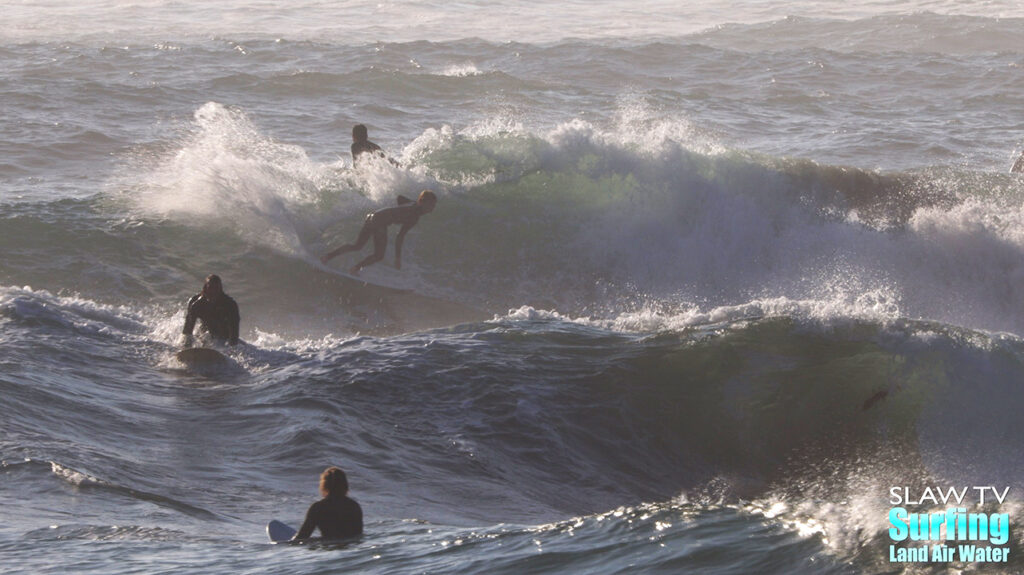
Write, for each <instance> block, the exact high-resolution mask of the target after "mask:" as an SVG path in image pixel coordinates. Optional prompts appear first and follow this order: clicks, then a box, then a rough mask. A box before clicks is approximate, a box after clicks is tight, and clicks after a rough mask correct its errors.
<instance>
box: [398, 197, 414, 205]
mask: <svg viewBox="0 0 1024 575" xmlns="http://www.w3.org/2000/svg"><path fill="white" fill-rule="evenodd" d="M415 203H416V202H414V201H412V200H410V199H409V198H407V197H405V196H403V195H401V194H399V195H398V205H400V206H404V205H405V204H415Z"/></svg>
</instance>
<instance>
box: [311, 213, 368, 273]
mask: <svg viewBox="0 0 1024 575" xmlns="http://www.w3.org/2000/svg"><path fill="white" fill-rule="evenodd" d="M373 233H374V229H373V226H372V225H371V222H370V219H369V218H367V220H366V223H365V224H363V229H361V230H359V237H358V238H356V241H355V242H353V243H351V244H345V245H343V246H341V247H339V248H337V249H335V250H332V251H331V252H328V253H327V255H325V256H324V257H322V258H320V261H322V262H323V263H327V262H329V261H331V260H332V259H334V258H336V257H338V256H340V255H341V254H347V253H349V252H357V251H359V250H361V249H363V246H365V245H366V242H368V241H370V238H371V237H373Z"/></svg>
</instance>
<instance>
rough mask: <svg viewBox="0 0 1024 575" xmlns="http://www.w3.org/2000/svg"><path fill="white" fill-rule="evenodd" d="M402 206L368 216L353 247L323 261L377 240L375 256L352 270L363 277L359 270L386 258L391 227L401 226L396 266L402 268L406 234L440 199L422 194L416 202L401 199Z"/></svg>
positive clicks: (396, 241) (331, 255)
mask: <svg viewBox="0 0 1024 575" xmlns="http://www.w3.org/2000/svg"><path fill="white" fill-rule="evenodd" d="M398 204H399V205H398V206H395V207H392V208H384V209H382V210H377V211H376V212H373V213H372V214H370V215H368V216H366V221H365V222H363V228H362V229H361V230H360V231H359V237H357V238H356V241H355V242H354V243H351V244H345V245H343V246H341V247H339V248H336V249H334V250H332V251H330V252H328V253H327V255H325V256H323V257H321V258H320V261H321V262H323V263H325V264H326V263H327V262H329V261H331V260H332V259H334V258H335V257H337V256H340V255H341V254H346V253H349V252H355V251H359V250H361V249H363V246H365V245H366V242H368V241H370V238H373V253H372V254H370V255H368V256H366V258H365V259H363V261H361V262H359V263H357V264H356V265H354V266H352V267H351V268H350V269H349V273H351V274H352V275H359V271H360V270H362V269H363V268H365V267H366V266H369V265H372V264H375V263H377V262H379V261H380V260H382V259H384V252H385V251H386V250H387V247H388V226H390V225H392V224H398V225H401V226H402V227H401V228H400V229H399V230H398V235H397V236H396V237H395V267H396V268H398V269H402V244H403V243H404V242H405V234H406V233H408V232H409V230H411V229H412V227H413V226H415V225H416V222H418V221H420V216H422V215H424V214H429V213H430V212H432V211H434V206H436V205H437V196H436V195H435V194H434V192H432V191H430V190H423V191H422V192H420V196H419V199H417V200H416V201H415V202H413V201H412V200H410V199H408V198H406V197H404V196H398Z"/></svg>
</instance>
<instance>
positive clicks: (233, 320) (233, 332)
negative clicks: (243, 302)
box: [228, 300, 242, 345]
mask: <svg viewBox="0 0 1024 575" xmlns="http://www.w3.org/2000/svg"><path fill="white" fill-rule="evenodd" d="M241 322H242V316H241V315H239V313H238V304H237V303H235V302H234V301H233V300H232V302H231V317H230V318H229V320H228V345H237V344H238V324H240V323H241Z"/></svg>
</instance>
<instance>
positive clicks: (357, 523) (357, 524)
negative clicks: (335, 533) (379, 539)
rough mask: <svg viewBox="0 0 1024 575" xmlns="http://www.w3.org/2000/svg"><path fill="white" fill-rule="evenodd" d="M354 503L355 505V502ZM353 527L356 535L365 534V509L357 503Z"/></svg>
mask: <svg viewBox="0 0 1024 575" xmlns="http://www.w3.org/2000/svg"><path fill="white" fill-rule="evenodd" d="M353 503H355V502H354V501H353ZM352 527H353V528H354V529H355V533H356V535H362V534H363V508H362V507H360V505H359V504H358V503H356V509H355V517H354V518H353V519H352Z"/></svg>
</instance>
